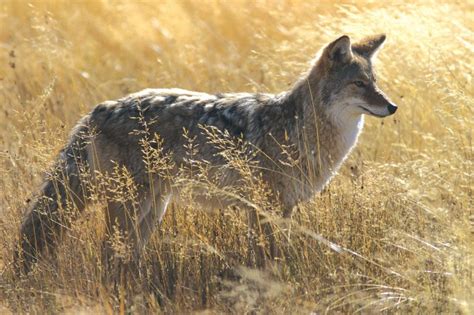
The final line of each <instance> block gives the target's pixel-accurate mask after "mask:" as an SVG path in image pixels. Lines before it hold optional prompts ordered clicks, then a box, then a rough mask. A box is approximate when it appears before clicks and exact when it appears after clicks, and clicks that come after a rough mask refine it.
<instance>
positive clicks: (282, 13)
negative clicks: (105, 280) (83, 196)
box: [0, 0, 474, 314]
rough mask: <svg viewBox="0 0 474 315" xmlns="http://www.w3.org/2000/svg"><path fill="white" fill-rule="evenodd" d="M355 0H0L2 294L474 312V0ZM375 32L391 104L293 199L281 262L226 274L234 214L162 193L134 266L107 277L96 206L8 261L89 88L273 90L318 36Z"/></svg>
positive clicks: (294, 308) (141, 306)
mask: <svg viewBox="0 0 474 315" xmlns="http://www.w3.org/2000/svg"><path fill="white" fill-rule="evenodd" d="M367 2H368V3H364V2H363V1H360V2H357V3H352V2H351V1H348V2H347V3H346V4H340V5H332V4H328V3H326V2H323V3H322V4H321V3H320V4H318V3H310V2H308V1H304V2H303V1H302V2H296V1H295V2H287V1H278V2H277V1H238V2H235V1H220V2H218V1H206V2H204V1H200V2H196V1H184V0H183V1H159V2H156V3H155V2H140V3H138V2H137V1H128V2H124V3H122V2H120V1H37V2H31V3H28V2H27V1H17V0H4V1H2V2H1V3H0V25H1V27H0V95H1V97H0V100H1V102H0V106H1V111H0V121H1V125H0V131H1V151H0V157H1V169H0V171H1V174H0V176H1V180H0V183H1V184H0V191H1V193H0V202H1V204H0V211H1V219H0V240H1V241H0V249H1V258H0V267H1V268H2V273H1V279H0V312H2V313H4V312H12V313H17V312H31V313H55V312H64V313H92V312H107V313H113V312H131V313H144V312H147V311H151V312H160V311H163V312H173V311H174V312H189V311H204V310H205V311H207V312H211V313H220V312H227V311H233V312H236V313H241V312H251V311H254V310H256V311H257V312H272V313H273V312H274V313H309V312H315V313H318V314H319V313H325V312H328V313H334V312H342V313H358V312H360V313H373V312H380V311H382V310H383V311H385V312H388V313H392V312H395V313H397V312H399V313H406V312H409V313H416V314H419V313H453V312H460V313H466V314H468V313H471V312H473V311H474V295H473V293H472V292H473V288H474V281H473V275H472V271H473V270H474V265H473V262H472V259H473V251H474V244H473V240H474V235H473V228H472V225H470V222H469V218H470V216H471V220H472V218H473V217H472V216H473V212H472V211H473V210H472V209H473V206H474V204H473V158H474V156H473V144H472V141H473V140H472V136H473V134H472V130H473V127H474V124H473V117H474V115H473V108H474V107H473V106H474V88H473V87H474V84H473V65H474V41H473V38H474V34H473V31H472V30H473V27H474V15H473V14H471V12H472V11H473V9H474V6H473V4H472V2H466V3H464V2H459V1H452V3H443V4H440V3H439V2H437V1H420V2H414V1H410V2H407V3H404V4H403V3H399V2H397V3H396V4H387V3H385V2H380V3H373V2H370V3H369V1H367ZM379 32H385V33H387V37H388V41H387V44H386V45H385V47H384V48H383V50H382V51H381V52H380V54H379V58H378V62H377V69H378V72H379V74H380V81H381V86H382V88H383V89H384V90H385V91H386V92H387V94H388V95H390V96H391V97H392V98H393V99H394V101H395V102H397V103H398V105H399V106H400V109H399V111H398V112H397V114H396V115H395V116H392V117H390V118H387V119H384V120H378V119H375V118H370V117H369V118H367V119H366V122H367V124H366V127H365V131H364V133H363V135H362V137H361V139H360V141H359V145H358V147H357V148H356V149H355V151H354V152H353V153H352V155H351V157H350V159H349V160H348V161H347V162H346V164H345V165H344V166H343V169H342V170H341V172H340V175H338V176H337V177H336V178H335V179H334V180H333V181H332V183H331V184H330V185H329V187H328V188H327V189H326V190H325V191H324V192H323V193H321V194H320V195H318V196H316V197H315V198H314V200H312V201H311V202H309V203H307V204H303V205H301V206H300V207H299V209H298V211H297V213H296V214H295V216H294V218H293V222H292V234H291V245H292V247H291V249H290V250H289V253H290V255H289V257H286V258H285V259H283V260H282V262H281V263H280V264H279V266H278V267H275V268H273V269H272V268H269V269H268V270H265V271H256V270H254V269H251V268H250V269H242V270H241V279H240V280H239V281H231V280H229V279H227V278H225V277H222V276H221V274H222V273H223V272H224V271H225V270H226V268H227V266H228V265H229V264H231V263H235V262H239V263H242V264H244V263H245V259H246V257H247V251H248V249H247V247H246V244H247V242H246V233H247V229H246V223H245V220H244V219H243V216H242V215H241V214H238V213H235V212H234V211H233V210H225V209H223V210H222V211H220V212H219V213H209V212H206V211H203V210H205V209H200V208H199V207H195V206H189V207H185V208H177V207H174V206H172V207H171V211H169V212H168V214H167V216H166V217H165V220H164V224H163V225H162V226H161V227H160V228H159V230H158V231H157V232H156V233H155V234H154V237H153V239H152V242H151V243H150V244H149V246H148V247H147V250H146V254H145V258H144V264H143V265H144V266H143V268H142V269H143V270H142V274H141V275H140V277H139V278H138V279H137V280H136V282H134V283H132V282H130V283H126V284H125V285H123V286H121V287H120V288H119V289H118V290H115V289H113V288H109V287H107V286H104V285H102V282H101V277H102V276H103V270H101V268H100V265H98V263H97V262H98V260H99V258H100V257H99V256H100V239H101V233H102V232H101V224H97V222H101V220H102V217H101V214H100V209H99V207H92V209H88V210H87V213H86V214H85V216H84V217H85V220H81V221H80V222H79V223H77V224H76V225H74V226H73V227H72V228H71V230H70V231H69V232H68V233H67V235H66V236H65V240H64V242H63V244H62V245H61V247H60V249H59V253H58V257H57V262H55V263H51V262H46V261H45V262H42V263H40V264H39V265H38V267H37V268H36V269H35V271H34V272H33V273H32V274H31V275H29V276H28V277H22V278H20V277H15V276H13V275H11V272H10V271H11V270H10V269H11V267H10V265H9V262H10V261H11V257H12V250H13V246H14V244H15V240H16V238H17V237H18V229H19V224H20V220H21V216H22V213H23V211H24V209H25V208H26V206H27V202H26V200H27V199H28V198H31V197H32V194H33V193H34V192H35V190H37V189H38V185H39V183H40V182H41V177H42V174H43V173H44V171H45V170H47V169H48V167H50V165H51V163H52V161H53V160H54V157H55V155H56V154H57V153H58V150H59V149H60V148H61V146H62V145H63V144H64V141H65V139H66V137H67V133H68V130H69V129H70V128H71V127H72V126H73V125H74V124H75V122H76V121H77V119H78V118H79V117H81V115H83V114H85V113H86V112H87V111H89V110H90V109H91V108H92V106H93V105H94V104H96V103H98V102H100V101H102V100H106V99H112V98H117V97H120V96H123V95H124V94H126V93H129V92H133V91H137V90H140V89H142V88H146V87H181V88H186V89H192V90H201V91H206V92H222V91H263V92H278V91H281V90H285V89H288V88H289V87H290V86H291V83H292V82H293V81H294V80H295V79H296V78H297V76H298V75H299V73H301V72H302V71H304V70H305V69H306V67H307V65H308V61H309V60H310V59H311V58H312V57H313V56H314V54H315V53H316V51H317V50H318V49H319V48H320V47H321V46H322V45H323V44H325V43H327V42H328V41H330V40H332V39H334V38H336V37H337V36H339V35H340V34H343V33H344V34H348V35H350V36H352V37H353V38H354V39H357V38H361V37H363V36H364V35H370V34H373V33H379ZM471 223H472V222H471ZM281 244H283V243H281ZM282 246H283V245H282Z"/></svg>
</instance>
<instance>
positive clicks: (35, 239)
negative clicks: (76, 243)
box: [14, 119, 88, 273]
mask: <svg viewBox="0 0 474 315" xmlns="http://www.w3.org/2000/svg"><path fill="white" fill-rule="evenodd" d="M87 134H88V121H87V119H83V120H82V121H81V122H80V123H79V124H78V125H77V127H76V128H75V129H74V130H73V132H72V134H71V137H70V140H69V143H68V144H67V146H66V147H65V148H64V149H63V150H62V151H61V153H60V155H59V158H58V161H57V162H56V164H55V166H54V168H53V170H52V171H51V173H50V174H48V175H47V176H46V179H45V181H44V183H43V185H42V188H41V191H40V193H39V195H38V196H37V197H36V199H35V201H34V202H33V203H32V205H31V207H30V208H29V209H28V211H27V213H26V215H25V217H24V219H23V222H22V224H21V229H20V238H19V244H18V247H17V249H16V252H15V256H14V264H15V267H16V270H17V272H20V273H27V272H28V271H29V270H30V269H31V266H32V264H33V263H34V262H36V260H37V259H38V257H39V256H40V255H41V254H43V253H45V252H54V250H55V247H56V245H57V242H58V241H59V239H60V236H61V234H62V232H63V229H64V227H66V226H67V225H68V222H69V221H70V219H71V218H72V217H74V215H73V214H74V213H77V212H78V211H82V210H83V209H84V207H85V206H86V201H87V197H86V193H87V192H86V188H85V187H84V185H83V183H82V182H81V179H80V177H81V172H82V171H83V170H84V168H88V166H87V165H88V152H87V151H88V149H87V146H88V141H87Z"/></svg>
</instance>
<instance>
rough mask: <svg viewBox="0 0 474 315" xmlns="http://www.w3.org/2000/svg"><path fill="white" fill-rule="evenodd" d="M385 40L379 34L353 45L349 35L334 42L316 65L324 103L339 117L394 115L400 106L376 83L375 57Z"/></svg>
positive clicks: (324, 51)
mask: <svg viewBox="0 0 474 315" xmlns="http://www.w3.org/2000/svg"><path fill="white" fill-rule="evenodd" d="M384 41H385V35H376V36H373V37H369V38H365V39H364V40H362V41H360V42H358V43H354V44H351V40H350V38H349V37H348V36H345V35H344V36H342V37H340V38H338V39H336V40H335V41H334V42H332V43H330V44H329V45H328V46H326V48H324V50H323V51H322V54H321V56H320V58H319V60H318V61H317V64H316V65H315V69H314V70H316V71H317V74H318V77H319V82H318V88H319V93H320V97H321V101H322V105H323V106H324V107H325V108H324V109H325V110H326V111H329V112H330V113H333V114H336V115H338V116H340V115H343V116H345V117H347V116H348V115H349V116H360V115H361V114H368V115H372V116H376V117H385V116H389V115H392V114H393V113H395V111H396V110H397V106H396V105H395V104H394V103H393V102H392V101H390V99H389V98H388V97H387V96H386V95H385V94H384V93H383V92H382V91H381V90H379V88H378V87H377V85H376V78H375V75H374V72H373V70H372V57H373V56H374V55H375V53H376V52H377V50H378V49H379V48H380V47H381V46H382V44H383V42H384Z"/></svg>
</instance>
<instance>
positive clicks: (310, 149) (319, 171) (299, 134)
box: [289, 83, 364, 191]
mask: <svg viewBox="0 0 474 315" xmlns="http://www.w3.org/2000/svg"><path fill="white" fill-rule="evenodd" d="M290 95H291V96H290ZM290 95H289V96H290V97H289V99H291V100H292V101H291V103H292V104H290V105H292V106H296V107H297V108H298V113H299V115H301V116H302V122H303V124H300V125H295V130H294V132H293V134H294V135H295V140H296V139H298V140H296V141H297V142H298V143H299V147H300V157H301V160H302V161H303V163H304V164H306V165H303V167H304V169H306V173H307V174H309V176H308V178H307V180H308V181H309V184H310V185H311V186H312V187H313V189H314V190H315V191H320V190H322V189H323V188H324V186H325V185H326V184H327V183H328V182H329V180H330V179H331V178H332V177H333V176H334V175H335V174H336V172H337V171H338V170H339V168H340V166H341V165H342V163H343V162H344V160H345V159H346V157H347V156H348V155H349V153H350V152H351V150H352V148H353V147H354V146H355V144H356V143H357V139H358V137H359V134H360V132H361V131H362V127H363V124H364V119H363V117H362V115H351V114H349V113H347V112H345V111H340V110H339V111H338V110H335V109H337V108H343V107H341V106H331V107H326V106H323V104H322V100H321V97H320V95H319V93H318V91H314V90H312V91H310V89H309V88H308V86H305V85H304V83H303V84H302V85H301V86H299V87H298V86H297V87H295V89H293V90H292V91H291V92H290Z"/></svg>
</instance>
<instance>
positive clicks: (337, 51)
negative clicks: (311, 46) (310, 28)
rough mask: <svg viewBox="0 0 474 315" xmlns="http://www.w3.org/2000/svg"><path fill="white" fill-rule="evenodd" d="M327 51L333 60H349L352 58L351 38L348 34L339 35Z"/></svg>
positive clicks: (343, 61)
mask: <svg viewBox="0 0 474 315" xmlns="http://www.w3.org/2000/svg"><path fill="white" fill-rule="evenodd" d="M326 52H327V56H328V58H329V60H331V61H332V62H336V63H337V62H342V63H345V62H348V61H349V60H351V59H352V49H351V39H350V38H349V36H347V35H344V36H341V37H339V38H338V39H336V40H335V41H333V42H332V43H330V44H329V45H328V46H327V47H326Z"/></svg>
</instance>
